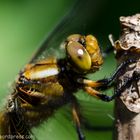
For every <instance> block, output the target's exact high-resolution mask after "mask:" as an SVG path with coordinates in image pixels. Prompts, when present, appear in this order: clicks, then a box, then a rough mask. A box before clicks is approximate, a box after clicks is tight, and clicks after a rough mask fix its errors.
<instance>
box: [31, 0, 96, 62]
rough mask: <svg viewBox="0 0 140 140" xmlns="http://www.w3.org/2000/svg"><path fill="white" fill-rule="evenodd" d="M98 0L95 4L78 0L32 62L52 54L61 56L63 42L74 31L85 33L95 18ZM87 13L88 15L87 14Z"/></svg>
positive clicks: (88, 0)
mask: <svg viewBox="0 0 140 140" xmlns="http://www.w3.org/2000/svg"><path fill="white" fill-rule="evenodd" d="M96 3H97V2H96V1H95V3H94V5H93V2H92V1H91V0H87V1H85V0H77V1H76V2H75V4H74V5H73V7H72V8H71V9H70V11H68V13H66V15H65V16H64V17H63V18H62V20H61V21H60V22H59V23H58V25H57V26H56V27H55V28H54V30H53V31H52V32H51V33H50V34H49V35H48V36H47V37H46V39H45V40H44V41H43V43H42V44H41V45H40V47H39V49H38V50H37V52H36V53H35V55H34V56H33V57H32V59H31V60H30V63H31V62H35V61H38V60H40V59H44V58H46V57H48V56H50V55H55V56H58V57H59V56H61V54H62V52H61V51H62V50H61V49H60V45H61V43H62V42H63V41H64V39H65V38H66V37H67V36H68V35H70V34H73V33H81V34H85V32H86V31H87V30H86V28H87V27H88V25H89V23H90V22H89V20H91V19H92V20H93V19H94V17H96V16H95V14H94V13H95V12H94V11H95V10H96V8H95V7H96ZM85 14H86V15H85Z"/></svg>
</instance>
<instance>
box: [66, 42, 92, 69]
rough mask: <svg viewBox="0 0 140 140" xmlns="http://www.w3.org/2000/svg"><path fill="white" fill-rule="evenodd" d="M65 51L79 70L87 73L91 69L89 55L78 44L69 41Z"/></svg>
mask: <svg viewBox="0 0 140 140" xmlns="http://www.w3.org/2000/svg"><path fill="white" fill-rule="evenodd" d="M66 49H67V53H68V56H69V57H70V60H71V61H72V63H74V64H75V66H76V67H77V68H78V69H79V70H81V71H88V70H89V69H90V68H91V58H90V55H89V54H88V52H87V51H86V49H85V48H84V47H83V46H82V45H81V44H80V43H79V42H74V41H70V42H69V43H68V45H67V48H66Z"/></svg>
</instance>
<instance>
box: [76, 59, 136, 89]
mask: <svg viewBox="0 0 140 140" xmlns="http://www.w3.org/2000/svg"><path fill="white" fill-rule="evenodd" d="M134 62H137V60H134V59H129V60H127V61H124V62H123V63H121V64H120V65H119V66H118V68H117V69H116V71H115V72H114V73H113V74H112V75H111V77H109V78H104V79H101V80H98V81H92V80H88V79H84V78H78V79H77V82H78V83H80V84H83V85H84V86H87V87H92V88H98V89H102V90H105V89H108V88H110V87H111V86H112V85H113V84H114V83H113V82H114V80H115V79H116V78H117V77H118V75H119V74H120V72H121V71H122V70H123V69H124V68H125V67H126V66H127V65H128V64H131V63H134Z"/></svg>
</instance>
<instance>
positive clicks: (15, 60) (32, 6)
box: [0, 0, 140, 140]
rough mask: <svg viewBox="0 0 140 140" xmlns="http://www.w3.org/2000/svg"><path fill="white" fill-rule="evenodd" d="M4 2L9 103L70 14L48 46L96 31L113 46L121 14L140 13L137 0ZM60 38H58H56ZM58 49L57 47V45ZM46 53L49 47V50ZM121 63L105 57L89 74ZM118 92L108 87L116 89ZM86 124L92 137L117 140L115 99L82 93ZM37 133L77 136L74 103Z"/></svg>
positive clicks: (1, 80)
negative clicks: (22, 74)
mask: <svg viewBox="0 0 140 140" xmlns="http://www.w3.org/2000/svg"><path fill="white" fill-rule="evenodd" d="M75 2H76V0H59V1H58V0H1V1H0V101H1V104H2V105H3V104H4V103H5V100H6V96H7V95H8V94H9V93H10V88H11V84H12V82H13V81H14V79H15V77H16V75H17V74H18V73H19V71H20V69H22V68H23V67H24V65H25V64H26V63H28V61H29V60H30V58H31V57H32V55H33V54H34V52H35V51H36V50H37V48H39V47H40V44H41V42H42V41H43V40H44V39H45V38H46V37H47V36H48V35H49V34H50V33H51V31H52V30H53V29H54V28H55V26H56V25H57V24H58V22H60V20H61V19H62V17H63V16H64V15H67V18H66V20H65V23H64V24H62V25H61V28H60V29H59V30H57V31H56V32H53V35H52V36H51V39H50V44H49V45H48V49H50V48H55V47H56V46H57V45H56V46H55V45H54V46H55V47H54V46H53V44H55V42H56V41H58V40H59V41H58V43H57V44H59V43H60V42H61V40H63V39H64V38H65V37H66V36H67V35H68V34H71V33H82V34H94V35H95V36H96V37H97V38H98V40H99V44H100V46H101V48H102V49H103V50H105V49H106V48H107V47H108V46H109V45H110V44H109V41H108V34H110V33H112V34H113V35H114V37H115V39H118V37H119V33H120V24H119V17H120V16H122V15H124V16H128V15H132V14H135V13H138V12H140V11H139V10H140V7H139V5H140V1H139V0H133V1H127V0H118V1H113V0H79V1H78V2H77V3H76V6H75V7H74V8H73V9H72V11H71V13H70V14H68V11H70V9H71V7H72V6H73V5H74V3H75ZM52 38H54V40H53V39H52ZM56 49H57V48H56ZM44 51H47V50H46V49H45V50H44ZM115 67H116V62H115V58H114V55H113V54H109V55H108V56H107V58H105V63H104V65H103V67H102V69H101V70H100V71H99V72H97V73H96V74H93V75H88V77H89V78H90V79H91V78H92V79H94V80H97V79H101V78H103V77H107V76H109V75H110V74H111V73H112V72H113V71H114V70H115ZM110 92H112V91H108V92H107V93H110ZM77 97H78V98H79V101H80V103H81V107H82V108H81V110H82V113H83V115H84V116H85V119H86V122H87V123H89V124H90V126H88V128H87V129H86V128H85V129H84V133H85V135H86V137H87V140H95V139H98V140H111V139H112V129H113V127H112V124H113V119H114V118H113V102H111V103H102V102H101V101H99V100H95V99H93V98H91V97H89V96H87V95H86V94H84V93H83V92H79V93H78V94H77ZM33 133H34V134H35V135H36V137H37V138H38V139H39V140H46V139H47V140H60V139H61V140H77V135H76V132H75V128H74V125H73V122H72V119H71V114H70V109H69V106H66V107H64V108H62V109H60V110H58V111H57V112H56V114H55V116H54V117H52V118H50V119H49V120H48V121H47V122H44V123H43V124H42V125H41V126H39V128H34V129H33Z"/></svg>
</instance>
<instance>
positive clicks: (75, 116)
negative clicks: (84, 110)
mask: <svg viewBox="0 0 140 140" xmlns="http://www.w3.org/2000/svg"><path fill="white" fill-rule="evenodd" d="M71 105H72V116H73V120H74V123H75V126H76V131H77V133H78V137H79V140H85V136H84V134H83V132H82V130H81V124H80V117H79V116H80V109H79V104H78V102H77V99H76V98H75V97H74V96H73V97H72V100H71Z"/></svg>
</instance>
